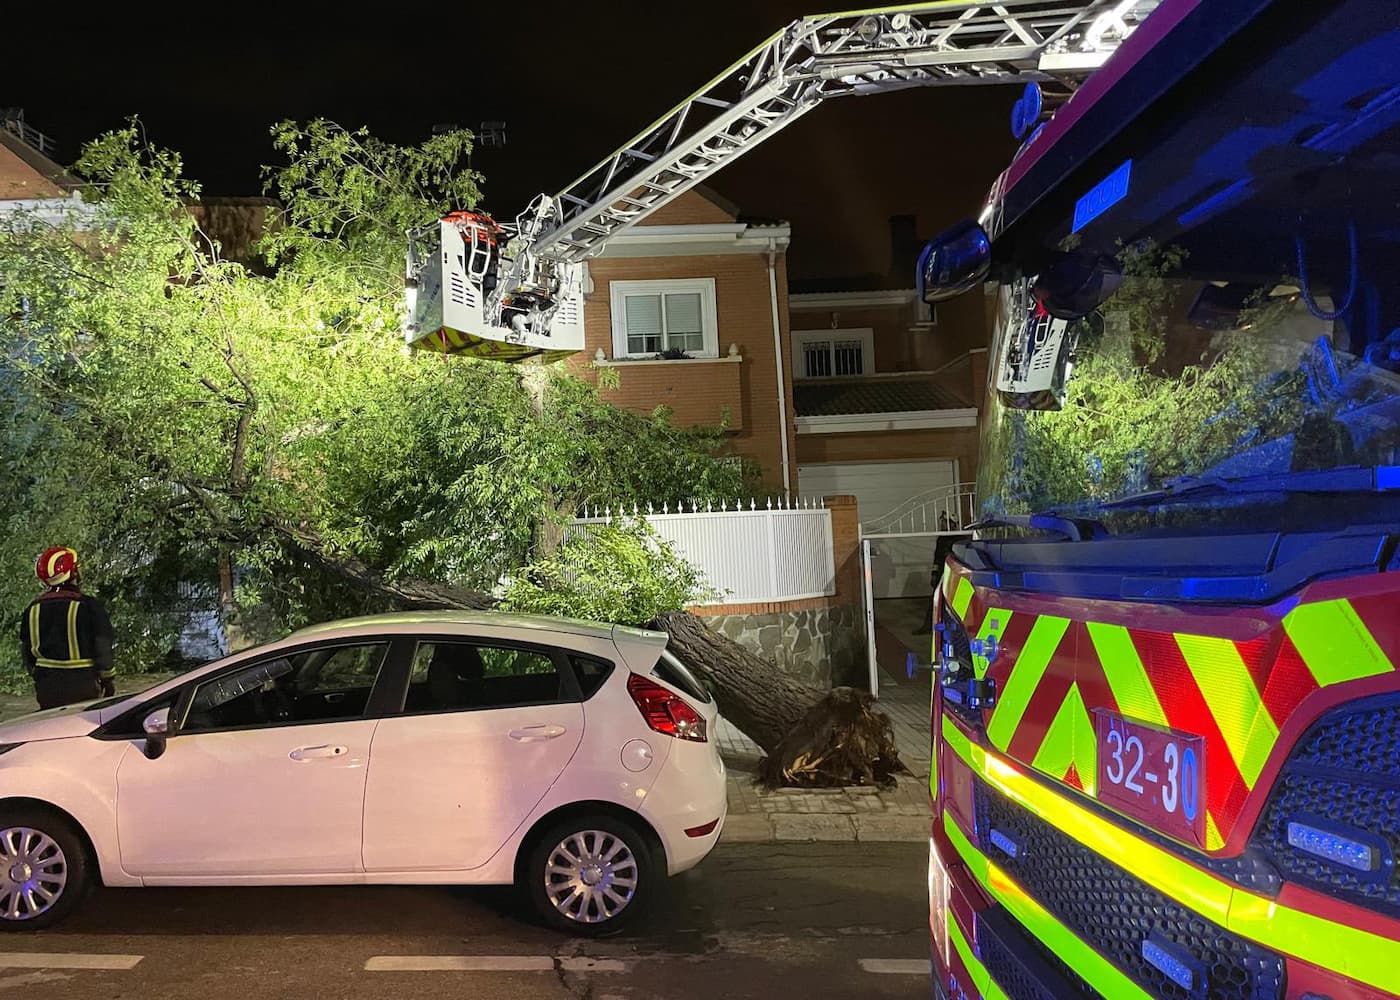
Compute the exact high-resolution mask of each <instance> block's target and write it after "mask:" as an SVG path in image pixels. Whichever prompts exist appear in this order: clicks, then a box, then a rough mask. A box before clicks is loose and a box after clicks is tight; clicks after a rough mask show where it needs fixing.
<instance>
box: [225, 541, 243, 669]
mask: <svg viewBox="0 0 1400 1000" xmlns="http://www.w3.org/2000/svg"><path fill="white" fill-rule="evenodd" d="M219 624H220V625H221V626H222V627H223V630H224V642H225V643H226V644H227V646H228V651H229V652H230V653H236V652H238V651H239V650H241V649H246V648H247V647H248V645H249V641H248V637H247V635H246V634H244V631H243V616H242V615H240V614H239V613H238V597H237V595H236V594H235V593H234V589H233V555H232V553H230V552H229V550H228V548H227V547H226V546H225V547H222V548H220V549H219Z"/></svg>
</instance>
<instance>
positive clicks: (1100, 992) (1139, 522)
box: [919, 0, 1400, 1000]
mask: <svg viewBox="0 0 1400 1000" xmlns="http://www.w3.org/2000/svg"><path fill="white" fill-rule="evenodd" d="M1025 100H1026V101H1027V104H1024V105H1021V106H1019V107H1018V110H1017V128H1018V129H1019V130H1021V131H1022V132H1023V133H1026V134H1028V135H1029V138H1028V139H1027V140H1026V142H1025V143H1024V145H1023V146H1022V147H1021V149H1020V151H1019V152H1018V153H1017V154H1016V157H1015V159H1014V160H1013V162H1012V163H1011V165H1010V167H1009V168H1008V169H1007V171H1006V172H1005V173H1004V174H1003V175H1002V177H1001V178H999V180H998V181H997V183H996V185H995V186H994V188H993V190H992V192H991V195H990V197H989V199H988V201H987V203H986V205H985V206H984V208H983V210H982V213H981V215H980V216H979V217H978V218H977V219H976V220H975V221H974V220H970V221H968V222H967V223H964V224H962V225H960V226H958V227H955V228H954V229H953V230H950V231H949V232H948V233H946V234H944V236H941V237H939V238H938V239H935V240H934V241H933V242H932V243H930V244H929V246H928V247H927V248H926V250H925V252H924V255H923V257H922V258H921V261H920V274H919V278H920V283H921V287H922V289H923V292H924V296H925V298H926V299H927V300H928V301H930V302H934V301H938V300H940V299H942V298H945V297H949V296H951V295H953V294H988V295H994V296H995V298H996V305H997V309H996V318H995V321H994V325H993V333H992V342H991V355H990V364H989V385H988V408H987V412H985V413H984V415H983V418H982V420H983V423H982V428H981V438H982V444H981V455H980V461H979V469H978V496H979V503H980V505H981V515H982V519H981V521H980V522H979V524H978V525H977V526H976V531H975V533H974V535H973V538H972V540H970V541H968V542H966V543H963V544H960V545H958V546H956V547H955V548H954V550H953V553H952V555H951V556H950V557H949V559H948V562H947V564H946V567H945V569H944V572H943V576H942V584H941V586H940V587H939V593H938V595H937V600H936V608H935V623H936V631H935V634H934V650H933V654H934V655H933V659H934V663H935V675H934V684H933V692H932V714H931V725H932V735H933V739H932V746H933V766H932V769H931V773H932V777H931V779H930V792H931V795H932V797H933V805H934V821H933V827H932V830H931V834H930V842H929V848H930V852H929V870H928V885H929V897H930V940H931V950H932V956H933V969H934V977H933V978H934V983H933V993H934V996H935V997H938V998H959V1000H961V998H964V997H986V998H994V997H995V998H1001V997H1006V998H1011V1000H1042V998H1054V997H1079V996H1089V997H1107V998H1112V1000H1118V998H1133V997H1160V998H1192V997H1200V998H1217V997H1219V998H1241V1000H1283V998H1293V1000H1303V998H1313V1000H1323V998H1330V1000H1343V998H1373V997H1387V996H1397V995H1400V7H1397V6H1396V5H1394V4H1392V3H1378V2H1374V0H1371V2H1368V0H1314V2H1310V3H1306V4H1301V3H1292V2H1284V0H1275V2H1267V0H1164V2H1163V3H1162V4H1161V5H1160V6H1159V7H1158V8H1157V9H1156V11H1155V12H1154V13H1152V15H1151V16H1150V17H1148V18H1147V20H1146V21H1145V22H1144V23H1143V25H1142V26H1141V27H1140V28H1139V29H1138V30H1137V31H1136V32H1135V33H1134V34H1133V35H1132V36H1131V37H1130V38H1128V39H1127V40H1126V41H1125V42H1124V44H1123V45H1122V46H1121V47H1120V48H1119V49H1118V51H1117V52H1116V53H1115V54H1114V55H1113V56H1112V57H1111V58H1109V59H1108V61H1107V63H1106V64H1105V65H1104V67H1103V68H1102V69H1100V70H1099V71H1098V72H1097V73H1096V74H1094V75H1093V76H1092V77H1090V78H1089V80H1088V81H1087V82H1086V83H1085V84H1084V85H1083V86H1082V87H1081V88H1080V89H1079V91H1078V92H1077V93H1076V94H1075V95H1074V96H1073V97H1072V98H1071V99H1070V100H1069V101H1068V103H1066V104H1065V105H1063V106H1062V107H1061V108H1060V109H1059V110H1058V111H1057V112H1056V113H1055V115H1054V116H1053V118H1051V119H1050V120H1049V121H1048V122H1046V123H1044V124H1043V125H1042V126H1040V127H1038V128H1036V127H1034V122H1033V121H1028V112H1027V110H1026V109H1027V107H1028V106H1030V107H1033V106H1034V104H1035V101H1034V95H1033V93H1030V94H1028V95H1027V97H1026V98H1025ZM973 289H975V291H973Z"/></svg>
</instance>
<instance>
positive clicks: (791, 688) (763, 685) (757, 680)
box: [653, 611, 822, 753]
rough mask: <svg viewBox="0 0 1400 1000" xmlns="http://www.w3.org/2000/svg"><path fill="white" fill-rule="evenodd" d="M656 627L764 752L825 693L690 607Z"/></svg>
mask: <svg viewBox="0 0 1400 1000" xmlns="http://www.w3.org/2000/svg"><path fill="white" fill-rule="evenodd" d="M653 627H654V628H660V629H662V630H664V631H665V632H667V633H668V634H669V635H670V636H671V648H672V649H673V650H674V651H675V653H676V656H677V657H678V658H679V659H680V660H681V662H683V663H684V664H685V665H686V666H687V667H689V668H690V669H691V670H693V671H694V672H695V673H696V674H698V675H699V676H700V679H701V680H703V681H704V682H705V683H706V684H708V685H709V687H710V688H711V690H712V691H713V692H714V696H715V702H716V703H717V704H718V705H719V711H720V714H721V715H723V716H724V717H725V718H726V719H728V720H729V721H730V722H732V723H734V725H735V726H737V727H738V728H739V730H740V731H741V732H743V733H744V734H745V735H747V736H748V737H749V739H751V740H753V741H754V742H755V743H757V744H758V745H759V746H760V747H762V748H763V750H764V752H766V753H772V752H773V751H774V750H776V749H777V748H778V746H779V745H780V744H781V743H782V741H783V738H784V737H786V736H787V734H788V733H790V732H792V730H793V729H794V728H796V726H797V725H798V723H800V722H801V721H802V718H803V716H805V715H806V714H807V712H808V710H809V709H811V707H812V706H813V705H815V704H816V703H817V702H818V701H819V700H820V699H821V696H822V692H820V691H818V690H817V689H816V688H811V687H808V686H807V685H805V684H801V683H799V682H797V681H795V680H793V679H792V678H790V677H788V676H786V675H784V674H783V673H782V672H781V671H779V670H778V668H777V667H776V665H774V664H773V663H770V662H768V661H766V660H763V659H760V658H759V657H757V656H755V655H754V654H753V653H750V652H749V651H748V650H747V649H745V648H744V647H743V646H741V645H739V644H738V643H737V642H733V641H731V640H729V639H726V638H725V637H724V636H722V635H718V634H716V633H714V632H711V631H710V630H709V629H708V628H706V627H705V623H704V622H702V621H701V620H700V619H699V618H697V617H696V616H695V615H692V614H690V613H689V612H687V611H666V612H663V613H661V614H660V615H658V616H657V617H656V621H655V622H654V623H653Z"/></svg>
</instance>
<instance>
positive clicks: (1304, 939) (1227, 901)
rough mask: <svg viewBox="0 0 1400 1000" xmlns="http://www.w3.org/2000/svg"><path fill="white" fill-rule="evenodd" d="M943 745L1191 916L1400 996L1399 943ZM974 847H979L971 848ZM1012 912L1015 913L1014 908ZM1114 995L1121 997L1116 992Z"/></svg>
mask: <svg viewBox="0 0 1400 1000" xmlns="http://www.w3.org/2000/svg"><path fill="white" fill-rule="evenodd" d="M943 741H944V743H945V744H946V745H947V746H948V748H949V749H950V750H952V751H953V752H954V753H956V754H957V755H958V756H959V757H961V758H962V760H963V762H964V763H966V764H967V766H968V767H970V768H972V770H973V771H974V772H975V773H976V774H978V775H980V776H981V777H982V778H983V779H984V780H985V781H986V782H987V783H988V784H990V785H991V786H992V787H994V788H995V789H996V790H997V791H999V792H1001V793H1002V794H1003V795H1005V796H1007V797H1008V798H1010V799H1011V800H1012V801H1013V802H1015V803H1017V804H1018V805H1020V806H1021V807H1022V808H1024V809H1028V810H1029V811H1030V812H1032V813H1034V814H1035V815H1037V816H1039V817H1041V818H1042V819H1043V820H1045V821H1046V822H1047V823H1050V824H1051V825H1052V826H1054V827H1055V828H1056V829H1057V830H1059V831H1060V832H1062V833H1064V834H1066V835H1068V836H1070V837H1073V838H1074V839H1075V840H1077V841H1079V843H1081V844H1083V845H1084V846H1085V847H1087V848H1089V849H1090V850H1091V851H1094V852H1095V853H1096V854H1099V855H1100V856H1102V857H1105V858H1109V859H1113V858H1120V859H1123V862H1121V864H1123V865H1125V866H1127V867H1128V868H1130V869H1131V873H1132V874H1133V875H1135V876H1136V877H1137V878H1140V879H1142V881H1144V882H1146V883H1148V884H1149V885H1151V886H1152V887H1153V888H1155V889H1156V890H1158V891H1159V892H1161V893H1164V894H1165V895H1167V896H1170V897H1171V898H1172V899H1174V900H1176V901H1177V902H1179V903H1181V904H1182V905H1183V906H1185V907H1187V908H1188V909H1191V910H1194V911H1195V912H1197V913H1199V914H1200V915H1201V916H1203V917H1205V918H1206V919H1208V920H1211V921H1213V922H1215V923H1216V924H1219V925H1220V926H1221V927H1225V928H1228V929H1229V930H1231V931H1233V932H1235V933H1237V934H1240V935H1242V936H1244V937H1247V938H1250V939H1251V940H1254V941H1257V942H1259V943H1260V944H1263V945H1266V946H1267V947H1270V948H1273V949H1275V950H1278V951H1283V952H1286V953H1288V954H1290V955H1293V956H1295V957H1297V958H1300V959H1302V960H1303V961H1305V962H1311V963H1313V964H1314V965H1317V966H1318V967H1320V968H1324V969H1333V970H1337V971H1340V972H1342V973H1343V974H1345V975H1348V976H1350V977H1351V978H1353V979H1356V980H1358V981H1360V982H1363V983H1365V984H1366V985H1368V986H1372V987H1376V988H1378V989H1384V990H1387V991H1390V992H1392V993H1396V994H1397V995H1400V948H1397V947H1396V946H1395V944H1394V942H1391V941H1389V940H1387V939H1385V938H1381V937H1379V936H1377V935H1374V934H1369V933H1367V932H1366V931H1362V930H1358V929H1356V928H1354V927H1349V926H1347V925H1346V924H1340V923H1336V922H1334V921H1331V920H1327V919H1324V918H1323V917H1318V916H1314V915H1312V914H1309V913H1304V912H1303V911H1301V910H1295V909H1292V908H1290V907H1287V906H1283V905H1281V904H1279V903H1278V901H1277V900H1273V899H1268V898H1266V897H1263V896H1257V895H1255V894H1253V893H1250V892H1246V891H1245V890H1244V889H1240V888H1236V887H1234V886H1231V885H1227V884H1225V883H1223V882H1221V881H1219V880H1217V879H1215V878H1213V877H1212V876H1210V875H1208V874H1206V873H1205V872H1203V871H1201V870H1200V869H1198V868H1196V867H1195V866H1194V865H1191V864H1189V863H1188V862H1186V861H1184V860H1182V859H1181V858H1178V857H1176V856H1175V855H1173V854H1171V853H1169V852H1167V851H1165V850H1163V849H1162V848H1160V847H1158V846H1157V845H1156V844H1153V843H1150V842H1148V841H1145V840H1142V839H1140V838H1138V837H1135V836H1133V835H1132V834H1130V833H1128V832H1127V831H1126V830H1121V829H1119V828H1118V827H1116V826H1114V825H1113V824H1112V823H1110V822H1108V821H1106V820H1103V819H1100V818H1099V817H1098V816H1096V815H1094V814H1093V813H1090V812H1089V811H1088V810H1086V809H1084V808H1082V807H1080V806H1079V805H1077V804H1075V802H1073V801H1072V800H1071V799H1070V798H1068V797H1067V796H1063V795H1060V794H1057V793H1056V792H1055V791H1053V790H1052V789H1049V788H1046V787H1045V786H1044V785H1042V784H1041V783H1040V782H1038V781H1036V780H1035V779H1033V778H1030V777H1028V776H1027V775H1025V774H1024V773H1022V772H1021V771H1020V770H1019V769H1017V768H1016V767H1015V766H1013V765H1012V764H1010V763H1008V762H1006V761H1004V760H1002V759H1001V758H999V757H997V756H995V755H994V754H991V753H989V752H988V751H987V750H985V749H984V748H983V747H981V746H979V745H977V744H974V743H973V742H972V741H971V740H970V739H969V738H968V737H967V736H966V735H964V734H963V732H962V731H961V730H960V729H958V728H957V726H956V725H954V724H953V723H952V722H950V721H949V720H948V719H946V718H945V719H944V720H943ZM944 826H945V827H946V828H949V829H950V837H952V840H953V844H954V846H956V847H958V849H959V853H960V854H963V857H964V861H965V862H966V863H967V865H968V868H969V869H970V870H971V871H972V873H973V875H975V876H977V877H978V881H979V882H984V883H986V882H990V883H992V884H990V885H989V887H988V891H989V892H991V893H992V895H994V896H995V895H996V894H997V886H996V884H995V883H996V881H997V877H998V875H1002V873H1000V871H999V870H998V869H997V868H996V867H995V866H994V865H991V864H990V862H988V861H987V860H986V859H985V858H983V859H982V861H981V866H982V867H981V869H980V874H979V869H978V868H977V867H976V866H975V864H974V861H973V860H972V859H971V858H969V857H968V855H967V853H966V852H965V851H963V844H966V840H967V838H966V837H962V843H960V842H959V836H961V831H958V836H954V835H953V834H952V832H951V831H952V830H953V829H956V827H955V825H953V824H951V822H950V821H948V819H947V817H946V816H945V822H944ZM967 846H968V847H969V848H970V847H971V845H970V844H968V845H967ZM1002 877H1003V878H1004V877H1005V876H1004V875H1002ZM1028 902H1030V901H1028ZM1030 905H1032V906H1034V903H1033V902H1030ZM1007 908H1008V909H1011V906H1010V904H1007ZM1013 912H1014V911H1013ZM1022 923H1024V924H1026V926H1027V927H1028V928H1030V929H1031V930H1032V931H1033V932H1036V927H1034V926H1032V925H1031V924H1030V923H1029V922H1027V920H1022ZM1037 936H1040V937H1041V940H1043V941H1047V943H1051V944H1053V943H1054V942H1051V941H1050V940H1049V939H1048V938H1046V937H1045V936H1043V935H1039V934H1038V933H1037ZM1061 957H1062V958H1065V959H1066V961H1069V962H1070V965H1072V966H1073V967H1074V969H1075V971H1077V972H1079V973H1080V974H1081V975H1084V978H1086V979H1089V981H1090V982H1091V983H1093V982H1094V980H1093V979H1091V978H1090V977H1089V976H1088V975H1087V974H1085V971H1084V967H1081V966H1080V965H1078V964H1077V963H1076V962H1075V961H1073V960H1071V959H1070V958H1069V956H1068V955H1066V954H1065V953H1063V952H1061ZM1095 985H1097V984H1095ZM1106 995H1108V996H1118V995H1120V994H1118V993H1113V992H1110V993H1107V994H1106Z"/></svg>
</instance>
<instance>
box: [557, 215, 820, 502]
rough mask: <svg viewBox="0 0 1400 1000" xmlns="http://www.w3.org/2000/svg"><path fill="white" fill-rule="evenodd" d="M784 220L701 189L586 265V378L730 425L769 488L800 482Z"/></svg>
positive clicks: (685, 414) (683, 415) (632, 404)
mask: <svg viewBox="0 0 1400 1000" xmlns="http://www.w3.org/2000/svg"><path fill="white" fill-rule="evenodd" d="M790 237H791V232H790V230H789V228H788V226H787V225H786V224H785V223H781V222H773V221H766V220H765V221H754V220H745V219H742V218H741V217H740V215H739V213H738V211H737V209H735V208H734V206H732V205H729V204H728V203H726V202H725V201H724V200H723V199H722V198H720V197H719V196H718V195H716V194H714V193H713V192H710V191H706V190H703V189H695V190H692V191H690V192H687V193H686V194H685V195H682V196H681V197H680V198H678V199H676V200H675V201H674V202H672V203H671V204H669V205H667V206H665V207H663V208H661V209H659V210H658V211H657V212H655V213H654V214H653V215H651V216H649V217H648V218H647V220H646V222H645V224H643V225H639V226H636V227H633V228H632V229H630V230H628V231H626V232H623V233H621V234H619V235H617V236H615V237H613V238H612V239H611V240H610V241H609V242H608V244H607V246H606V248H605V249H604V250H603V252H602V254H601V255H600V256H599V257H597V258H594V259H593V260H590V261H589V263H588V279H587V281H586V283H585V307H584V339H585V345H586V346H585V350H584V352H583V354H581V355H579V356H578V357H577V358H576V359H574V360H572V361H571V362H570V364H571V366H572V368H573V370H574V371H575V372H576V373H577V374H579V375H580V376H582V377H583V378H587V379H590V380H592V381H594V382H597V381H598V373H599V371H600V370H601V369H610V370H611V371H612V372H614V373H616V375H617V383H618V384H617V386H616V387H615V388H607V387H604V388H603V389H602V390H601V392H602V395H603V398H605V399H607V400H608V401H609V402H611V403H613V404H615V405H617V406H621V407H623V408H625V409H629V410H634V411H637V412H639V413H650V412H652V411H653V410H655V409H656V407H658V406H667V407H669V408H670V409H671V410H672V419H673V420H674V421H675V422H676V423H677V424H678V425H681V426H692V425H696V424H708V425H717V424H721V423H723V424H724V425H725V426H726V427H727V428H728V430H729V440H728V447H729V450H730V452H731V453H732V454H733V455H736V456H745V457H747V458H751V459H753V460H754V461H755V462H756V463H757V465H758V467H759V469H760V471H761V475H762V479H763V488H764V489H765V490H767V491H769V492H772V493H774V494H782V493H787V494H793V493H796V492H797V491H798V490H799V489H800V484H799V483H798V481H797V470H796V463H795V459H794V454H795V449H796V427H795V424H794V416H795V414H794V412H793V409H792V372H791V370H790V367H789V365H788V364H787V363H786V362H787V358H788V357H790V355H791V329H790V326H789V322H788V300H787V299H788V295H787V247H788V242H789V240H790Z"/></svg>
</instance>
